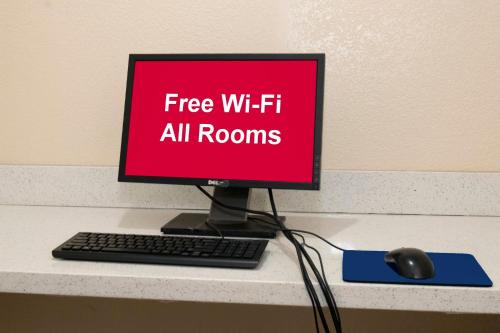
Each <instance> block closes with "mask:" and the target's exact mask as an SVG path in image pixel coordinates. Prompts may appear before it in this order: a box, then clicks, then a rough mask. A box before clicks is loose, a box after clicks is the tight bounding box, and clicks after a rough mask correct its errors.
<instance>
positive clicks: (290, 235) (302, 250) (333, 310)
mask: <svg viewBox="0 0 500 333" xmlns="http://www.w3.org/2000/svg"><path fill="white" fill-rule="evenodd" d="M196 187H197V188H198V189H199V190H200V191H201V192H202V193H203V194H205V195H206V196H207V197H208V198H210V200H212V201H213V202H214V203H215V204H217V205H219V206H221V207H223V208H226V209H231V210H237V211H242V212H247V213H252V214H256V215H261V216H266V217H268V218H270V219H271V220H272V221H274V224H273V225H274V226H275V227H277V229H278V230H280V231H281V232H283V235H284V236H285V237H286V238H287V239H288V240H289V241H290V243H292V245H293V246H294V247H295V251H296V252H297V258H298V261H299V266H300V270H301V273H302V279H303V280H304V284H305V287H306V291H307V294H308V295H309V298H310V300H311V303H312V308H313V313H314V322H315V325H316V332H319V331H320V330H319V325H318V317H319V320H320V322H321V326H322V327H323V330H324V332H330V327H329V325H328V322H327V316H328V314H329V315H330V317H331V319H332V322H333V325H334V327H335V331H336V332H337V333H341V332H342V325H341V321H340V315H339V312H338V309H337V304H336V302H335V298H334V296H333V294H332V291H331V290H330V286H329V285H328V281H327V279H326V275H325V270H324V266H323V260H322V258H321V254H320V253H319V251H318V250H317V249H315V248H314V247H312V246H310V245H308V244H307V243H306V242H305V238H304V236H302V235H301V233H307V234H311V235H314V236H316V237H318V238H320V239H321V240H323V241H324V242H326V243H328V244H329V245H331V246H333V247H335V248H337V249H339V250H341V251H344V249H342V248H340V247H338V246H336V245H334V244H332V243H330V242H328V241H327V240H326V239H324V238H323V237H321V236H319V235H316V234H314V233H312V232H308V231H304V230H298V229H288V228H286V227H285V225H284V224H283V222H281V221H280V220H279V218H278V212H277V210H276V204H275V202H274V196H273V191H272V189H270V188H269V189H268V193H269V200H270V202H271V208H272V210H273V214H269V213H267V212H263V211H257V210H252V209H245V208H240V207H234V206H230V205H226V204H224V203H222V202H220V201H219V200H217V199H216V198H214V197H213V196H212V195H210V194H209V193H208V192H207V191H206V190H204V189H203V188H202V187H201V186H196ZM252 219H254V220H257V221H260V222H264V223H269V222H268V221H266V220H263V219H259V218H255V217H254V218H252ZM212 227H214V226H212ZM218 233H219V234H220V235H222V234H221V233H220V232H218ZM297 237H298V238H300V240H301V241H299V239H298V238H297ZM307 249H310V250H312V251H314V252H315V253H316V255H317V256H318V259H319V263H320V269H321V273H320V271H319V270H318V268H317V267H316V264H315V263H314V261H313V260H312V258H311V256H310V255H309V253H308V251H307ZM308 268H309V269H310V270H311V271H312V273H313V275H314V278H315V279H316V281H317V282H318V284H319V287H320V290H321V293H322V294H323V297H324V298H325V300H326V304H327V307H328V311H326V312H327V313H326V315H325V311H324V310H323V307H322V306H321V301H320V299H319V297H318V294H317V292H316V289H315V288H314V284H313V281H312V280H311V277H310V275H309V271H308Z"/></svg>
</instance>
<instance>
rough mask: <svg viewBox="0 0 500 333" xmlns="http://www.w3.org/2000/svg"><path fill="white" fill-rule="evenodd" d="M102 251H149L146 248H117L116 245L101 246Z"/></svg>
mask: <svg viewBox="0 0 500 333" xmlns="http://www.w3.org/2000/svg"><path fill="white" fill-rule="evenodd" d="M101 251H102V252H120V253H151V252H150V251H149V250H146V249H130V248H118V247H103V248H102V249H101Z"/></svg>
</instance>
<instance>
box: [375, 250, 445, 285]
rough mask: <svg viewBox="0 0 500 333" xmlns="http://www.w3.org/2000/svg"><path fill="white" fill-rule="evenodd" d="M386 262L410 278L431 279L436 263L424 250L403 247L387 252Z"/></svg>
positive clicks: (400, 273)
mask: <svg viewBox="0 0 500 333" xmlns="http://www.w3.org/2000/svg"><path fill="white" fill-rule="evenodd" d="M384 260H385V262H386V263H387V264H388V265H390V266H392V267H393V268H394V269H395V270H396V272H397V273H398V274H399V275H401V276H404V277H406V278H409V279H429V278H432V277H434V275H435V271H434V263H433V262H432V260H431V258H429V256H428V255H427V253H425V252H424V251H422V250H419V249H415V248H411V247H402V248H400V249H396V250H392V251H390V252H387V253H386V254H385V256H384Z"/></svg>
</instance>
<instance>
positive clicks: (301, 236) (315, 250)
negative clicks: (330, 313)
mask: <svg viewBox="0 0 500 333" xmlns="http://www.w3.org/2000/svg"><path fill="white" fill-rule="evenodd" d="M293 233H294V234H296V235H297V236H299V237H300V238H302V243H303V244H304V245H305V246H307V247H308V248H310V249H311V250H313V251H314V252H316V254H317V255H318V259H319V264H320V267H321V273H322V275H323V279H324V280H325V282H326V284H327V285H328V280H327V279H326V274H325V268H324V265H323V259H322V257H321V254H320V253H319V251H318V250H317V249H316V248H315V247H313V246H310V245H308V244H307V243H306V240H305V238H304V236H303V235H301V234H298V233H295V232H293ZM320 238H321V237H320ZM332 246H334V245H332ZM334 247H336V246H334ZM328 291H329V292H330V293H331V290H330V289H329V288H328ZM331 297H332V301H333V302H334V305H335V307H334V310H335V315H336V317H337V318H338V321H339V323H340V314H339V312H338V308H337V304H336V303H335V298H334V297H333V295H331Z"/></svg>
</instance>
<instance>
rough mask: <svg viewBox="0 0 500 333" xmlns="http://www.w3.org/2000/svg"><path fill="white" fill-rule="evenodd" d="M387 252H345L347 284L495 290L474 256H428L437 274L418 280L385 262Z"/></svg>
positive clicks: (344, 277)
mask: <svg viewBox="0 0 500 333" xmlns="http://www.w3.org/2000/svg"><path fill="white" fill-rule="evenodd" d="M386 253H387V252H386V251H345V252H344V257H343V260H342V277H343V279H344V281H347V282H368V283H397V284H427V285H440V286H468V287H491V286H492V285H493V283H492V282H491V280H490V278H489V277H488V275H486V273H485V272H484V270H483V268H482V267H481V265H479V263H478V262H477V260H476V258H474V256H473V255H471V254H467V253H427V254H428V255H429V257H430V258H431V260H432V261H433V262H434V269H435V272H436V275H435V276H434V277H433V278H430V279H422V280H414V279H408V278H405V277H402V276H400V275H398V273H396V271H394V270H393V269H392V268H391V267H390V266H389V265H387V264H386V263H385V261H384V254H386Z"/></svg>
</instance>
